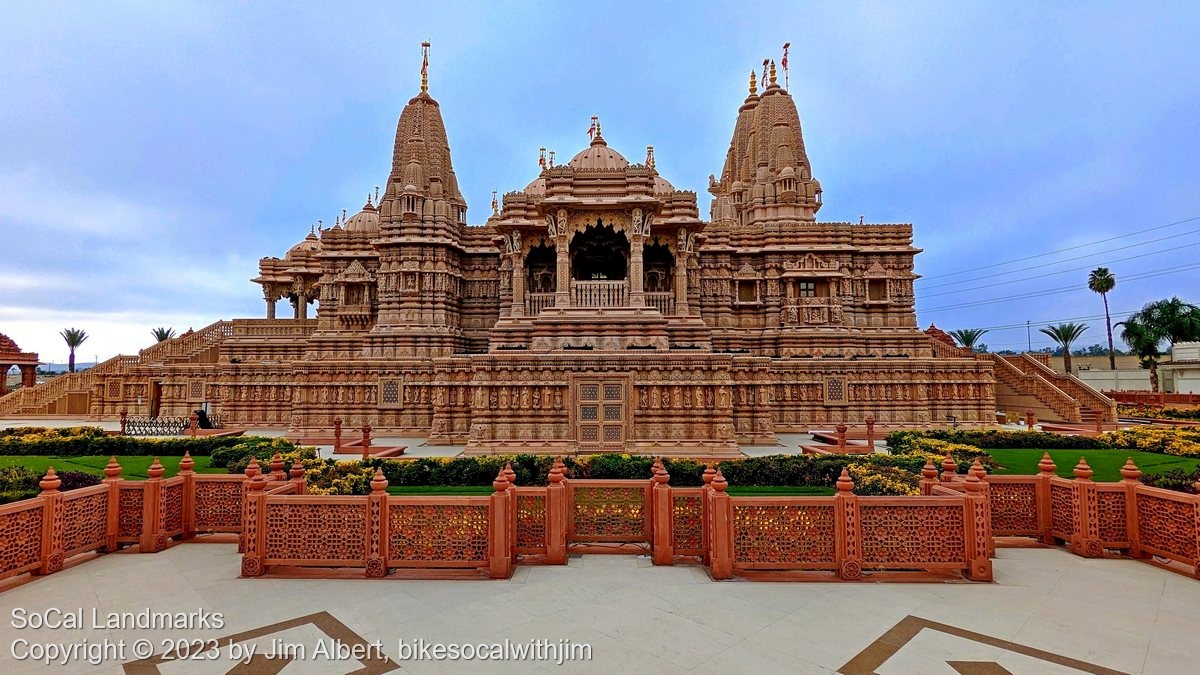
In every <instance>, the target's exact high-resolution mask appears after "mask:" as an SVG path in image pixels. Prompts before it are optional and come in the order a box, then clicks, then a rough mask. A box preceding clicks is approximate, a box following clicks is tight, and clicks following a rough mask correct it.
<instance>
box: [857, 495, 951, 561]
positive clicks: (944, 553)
mask: <svg viewBox="0 0 1200 675" xmlns="http://www.w3.org/2000/svg"><path fill="white" fill-rule="evenodd" d="M860 513H861V515H860V522H861V523H862V540H863V544H862V556H863V563H864V564H867V565H870V564H873V563H892V564H897V565H911V564H921V563H952V562H965V560H964V558H965V557H966V538H965V534H966V523H964V522H963V508H962V507H961V506H959V505H953V506H928V505H926V506H872V505H869V504H861V505H860Z"/></svg>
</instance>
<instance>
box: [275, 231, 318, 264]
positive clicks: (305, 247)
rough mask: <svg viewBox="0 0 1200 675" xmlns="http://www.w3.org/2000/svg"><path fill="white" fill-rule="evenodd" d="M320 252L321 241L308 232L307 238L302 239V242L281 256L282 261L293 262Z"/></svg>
mask: <svg viewBox="0 0 1200 675" xmlns="http://www.w3.org/2000/svg"><path fill="white" fill-rule="evenodd" d="M320 250H321V240H320V239H317V235H315V234H313V233H312V232H309V233H308V236H307V237H305V238H304V241H302V242H300V243H299V244H296V245H295V246H293V247H291V248H289V249H288V252H287V254H286V255H284V256H283V259H284V260H294V259H296V258H297V257H305V256H308V255H311V254H313V253H316V252H318V251H320Z"/></svg>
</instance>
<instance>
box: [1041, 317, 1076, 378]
mask: <svg viewBox="0 0 1200 675" xmlns="http://www.w3.org/2000/svg"><path fill="white" fill-rule="evenodd" d="M1087 329H1088V327H1087V324H1086V323H1074V322H1071V323H1060V324H1058V325H1057V326H1046V327H1045V328H1039V329H1038V330H1040V331H1041V332H1042V333H1044V334H1046V335H1049V336H1050V339H1051V340H1054V341H1055V342H1057V343H1058V344H1059V345H1061V346H1062V350H1063V367H1064V368H1066V369H1067V374H1070V373H1071V343H1072V342H1074V341H1076V340H1078V339H1079V336H1081V335H1083V334H1084V332H1085V331H1087Z"/></svg>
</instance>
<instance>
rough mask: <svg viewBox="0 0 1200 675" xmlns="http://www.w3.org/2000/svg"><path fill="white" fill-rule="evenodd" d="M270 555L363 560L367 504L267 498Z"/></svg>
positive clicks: (287, 557)
mask: <svg viewBox="0 0 1200 675" xmlns="http://www.w3.org/2000/svg"><path fill="white" fill-rule="evenodd" d="M266 508H267V519H266V522H267V550H266V551H265V555H266V557H267V558H271V559H276V560H347V561H350V560H354V561H357V560H363V559H364V558H365V557H366V547H365V544H364V540H365V537H366V527H367V520H366V518H367V505H366V503H362V504H279V503H274V504H272V503H270V502H267V504H266Z"/></svg>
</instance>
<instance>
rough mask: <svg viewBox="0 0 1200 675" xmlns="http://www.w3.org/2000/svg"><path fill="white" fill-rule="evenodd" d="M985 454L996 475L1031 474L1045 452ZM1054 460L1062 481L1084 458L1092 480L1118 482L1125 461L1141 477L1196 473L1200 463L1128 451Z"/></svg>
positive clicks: (1068, 453) (1058, 453)
mask: <svg viewBox="0 0 1200 675" xmlns="http://www.w3.org/2000/svg"><path fill="white" fill-rule="evenodd" d="M987 452H988V454H990V455H991V456H992V457H994V458H995V459H996V461H997V462H999V463H1000V467H1001V468H999V469H997V470H996V473H998V474H1033V473H1037V472H1038V468H1037V464H1038V461H1039V460H1041V458H1042V453H1044V452H1047V451H1046V450H1037V449H1032V448H1020V449H996V450H988V451H987ZM1049 453H1050V457H1051V459H1053V460H1054V464H1055V471H1056V473H1058V475H1060V476H1062V477H1064V478H1074V477H1075V474H1074V473H1073V470H1074V469H1075V465H1076V464H1078V463H1079V458H1080V457H1086V458H1087V463H1088V466H1090V467H1092V471H1095V474H1093V475H1092V480H1097V481H1118V480H1121V467H1122V466H1125V458H1127V457H1132V458H1133V463H1134V464H1137V466H1138V468H1139V469H1141V471H1142V473H1162V472H1163V471H1166V470H1168V469H1174V468H1176V467H1180V468H1183V469H1185V470H1187V471H1195V470H1196V467H1197V466H1200V459H1194V458H1188V457H1176V456H1174V455H1162V454H1159V453H1155V452H1137V451H1131V450H1050V451H1049Z"/></svg>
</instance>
